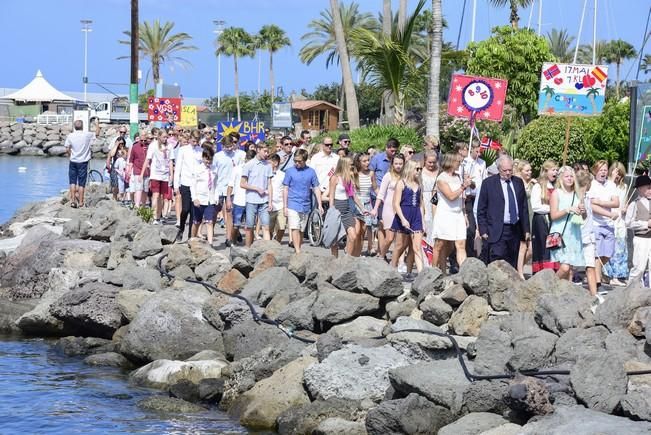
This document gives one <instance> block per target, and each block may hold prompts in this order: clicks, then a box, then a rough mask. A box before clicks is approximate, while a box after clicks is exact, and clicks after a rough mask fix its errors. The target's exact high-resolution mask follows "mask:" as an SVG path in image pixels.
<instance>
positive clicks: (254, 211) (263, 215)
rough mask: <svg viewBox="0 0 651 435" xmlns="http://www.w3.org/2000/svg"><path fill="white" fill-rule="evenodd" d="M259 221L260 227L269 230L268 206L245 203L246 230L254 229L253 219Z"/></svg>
mask: <svg viewBox="0 0 651 435" xmlns="http://www.w3.org/2000/svg"><path fill="white" fill-rule="evenodd" d="M256 217H258V218H259V219H260V226H263V227H267V228H269V204H267V203H266V202H265V203H264V204H251V203H250V202H247V203H246V225H245V227H246V228H255V218H256Z"/></svg>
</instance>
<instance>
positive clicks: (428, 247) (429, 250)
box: [421, 239, 434, 266]
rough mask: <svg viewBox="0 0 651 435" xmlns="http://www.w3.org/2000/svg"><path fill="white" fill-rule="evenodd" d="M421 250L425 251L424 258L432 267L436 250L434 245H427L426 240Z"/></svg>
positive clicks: (422, 243)
mask: <svg viewBox="0 0 651 435" xmlns="http://www.w3.org/2000/svg"><path fill="white" fill-rule="evenodd" d="M421 248H422V249H423V257H424V258H425V259H426V260H427V264H429V265H430V266H431V265H432V256H433V255H434V249H433V248H432V245H430V244H429V243H427V242H426V241H425V239H423V240H422V241H421Z"/></svg>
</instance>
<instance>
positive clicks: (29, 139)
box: [0, 121, 117, 158]
mask: <svg viewBox="0 0 651 435" xmlns="http://www.w3.org/2000/svg"><path fill="white" fill-rule="evenodd" d="M71 132H72V124H61V125H58V124H57V125H39V124H34V123H22V122H7V121H0V155H1V154H9V155H21V156H53V157H58V156H65V153H66V150H65V148H64V146H63V144H64V143H65V140H66V136H68V134H70V133H71ZM116 136H117V126H116V125H108V124H101V131H100V135H99V136H98V137H97V139H96V140H95V142H94V143H93V145H92V147H91V149H92V154H93V157H94V158H101V157H106V154H107V153H108V152H109V147H110V142H111V139H112V138H114V137H116Z"/></svg>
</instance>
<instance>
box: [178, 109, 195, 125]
mask: <svg viewBox="0 0 651 435" xmlns="http://www.w3.org/2000/svg"><path fill="white" fill-rule="evenodd" d="M178 125H179V126H181V127H189V128H197V125H199V124H198V122H197V106H190V105H187V106H182V107H181V121H180V122H178Z"/></svg>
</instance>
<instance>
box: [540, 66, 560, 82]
mask: <svg viewBox="0 0 651 435" xmlns="http://www.w3.org/2000/svg"><path fill="white" fill-rule="evenodd" d="M560 73H561V70H560V68H558V65H556V64H554V65H552V66H550V67H549V68H547V69H546V70H545V71H543V74H544V75H545V78H546V79H547V80H551V79H553V78H554V77H556V76H557V75H559V74H560Z"/></svg>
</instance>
